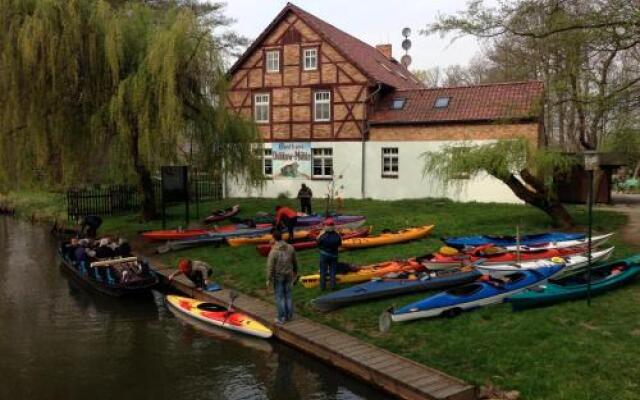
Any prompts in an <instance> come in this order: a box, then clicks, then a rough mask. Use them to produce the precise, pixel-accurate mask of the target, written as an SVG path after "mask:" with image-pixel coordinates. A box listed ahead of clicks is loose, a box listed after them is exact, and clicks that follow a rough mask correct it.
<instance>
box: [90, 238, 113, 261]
mask: <svg viewBox="0 0 640 400" xmlns="http://www.w3.org/2000/svg"><path fill="white" fill-rule="evenodd" d="M110 244H111V242H110V241H109V239H107V238H102V239H100V244H99V245H98V248H97V249H96V254H95V257H96V258H100V259H105V258H113V257H115V256H116V252H115V251H113V249H112V248H111V246H109V245H110Z"/></svg>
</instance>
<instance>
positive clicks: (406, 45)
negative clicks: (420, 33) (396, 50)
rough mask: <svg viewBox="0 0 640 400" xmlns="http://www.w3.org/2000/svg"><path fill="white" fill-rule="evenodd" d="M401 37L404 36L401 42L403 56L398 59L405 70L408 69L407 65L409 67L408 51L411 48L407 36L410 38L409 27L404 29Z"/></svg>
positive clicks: (409, 57)
mask: <svg viewBox="0 0 640 400" xmlns="http://www.w3.org/2000/svg"><path fill="white" fill-rule="evenodd" d="M402 36H404V40H403V41H402V48H403V49H404V55H403V56H402V58H401V59H400V62H401V63H402V65H404V67H405V68H407V69H409V65H411V56H410V55H409V49H410V48H411V40H409V36H411V29H410V28H409V27H406V28H404V29H403V30H402Z"/></svg>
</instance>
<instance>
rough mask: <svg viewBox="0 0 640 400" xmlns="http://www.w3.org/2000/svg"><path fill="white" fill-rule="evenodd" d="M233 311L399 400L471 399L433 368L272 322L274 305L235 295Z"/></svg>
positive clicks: (309, 328)
mask: <svg viewBox="0 0 640 400" xmlns="http://www.w3.org/2000/svg"><path fill="white" fill-rule="evenodd" d="M154 266H155V268H156V271H157V272H158V273H159V274H160V275H162V276H164V277H165V278H166V277H167V276H169V274H171V273H172V272H173V271H175V269H173V268H167V267H163V266H161V264H159V261H158V260H157V259H156V260H154ZM172 285H173V286H174V287H175V288H176V289H177V290H179V291H180V292H183V293H184V294H186V295H188V296H191V297H194V298H197V299H199V300H202V301H207V302H212V303H217V304H222V305H227V304H228V302H229V291H228V290H220V291H216V292H201V291H197V290H194V289H193V286H192V285H191V284H190V283H188V281H187V280H186V279H185V278H183V277H182V276H179V277H178V278H176V279H175V280H174V281H173V282H172ZM234 307H235V308H236V309H237V310H238V311H242V312H244V313H246V314H249V315H250V316H252V317H254V318H256V319H258V320H259V321H260V322H262V323H263V324H265V325H266V326H268V327H269V328H271V329H272V330H273V333H274V336H275V337H276V338H277V339H278V340H281V341H282V342H284V343H286V344H288V345H290V346H292V347H294V348H296V349H298V350H300V351H302V352H304V353H307V354H309V355H311V356H313V357H316V358H319V359H321V360H323V361H325V362H327V363H329V364H331V365H333V366H335V367H337V368H339V369H341V370H342V371H344V372H346V373H348V374H350V375H353V376H355V377H357V378H359V379H362V380H364V381H366V382H368V383H370V384H371V385H373V386H375V387H377V388H379V389H381V390H384V391H385V392H387V393H390V394H392V395H394V396H396V397H398V398H401V399H408V400H414V399H415V400H417V399H448V400H473V399H476V390H475V387H474V386H472V385H469V384H467V383H465V382H463V381H461V380H460V379H456V378H454V377H451V376H449V375H447V374H445V373H443V372H440V371H437V370H435V369H433V368H429V367H426V366H424V365H422V364H419V363H416V362H414V361H411V360H409V359H406V358H404V357H401V356H398V355H397V354H394V353H391V352H389V351H386V350H383V349H381V348H379V347H376V346H373V345H371V344H368V343H365V342H363V341H361V340H359V339H356V338H354V337H352V336H350V335H347V334H345V333H342V332H340V331H337V330H335V329H332V328H330V327H327V326H325V325H322V324H319V323H316V322H313V321H311V320H309V319H307V318H303V317H300V316H295V318H294V320H293V321H291V322H289V323H287V324H284V325H276V324H274V319H275V317H276V311H275V307H274V306H273V305H272V304H268V303H266V302H264V301H262V300H259V299H256V298H253V297H251V296H247V295H241V296H239V297H238V298H237V299H236V301H235V302H234Z"/></svg>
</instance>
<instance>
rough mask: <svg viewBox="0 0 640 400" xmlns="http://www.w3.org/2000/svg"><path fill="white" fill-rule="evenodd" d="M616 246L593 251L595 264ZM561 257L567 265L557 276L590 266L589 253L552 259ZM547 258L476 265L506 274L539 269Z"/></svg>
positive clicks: (495, 273)
mask: <svg viewBox="0 0 640 400" xmlns="http://www.w3.org/2000/svg"><path fill="white" fill-rule="evenodd" d="M613 250H614V248H613V247H610V248H608V249H604V250H598V251H594V252H592V253H591V262H592V263H593V264H595V263H599V262H602V261H605V260H607V259H608V258H609V257H610V256H611V254H612V253H613ZM555 259H559V260H562V262H563V263H564V264H565V265H566V266H565V268H564V269H563V271H562V273H561V274H559V275H558V276H557V278H560V277H562V276H566V275H569V274H573V273H576V272H578V271H581V270H583V269H584V268H586V267H587V266H588V263H589V258H588V256H587V254H584V253H581V254H573V255H569V256H564V257H554V258H552V260H555ZM546 262H547V261H546V260H544V259H543V260H534V261H524V262H521V263H504V264H499V263H495V264H484V263H480V264H478V265H476V266H475V267H476V269H477V270H478V271H480V272H481V273H483V274H487V275H491V276H493V277H500V276H504V275H507V274H510V273H513V272H517V271H521V270H530V269H537V268H540V267H541V266H542V267H543V266H546Z"/></svg>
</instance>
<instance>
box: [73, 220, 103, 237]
mask: <svg viewBox="0 0 640 400" xmlns="http://www.w3.org/2000/svg"><path fill="white" fill-rule="evenodd" d="M78 223H79V225H80V229H79V232H78V236H82V235H84V234H85V232H86V234H87V237H90V238H92V239H94V238H95V237H96V235H97V234H98V228H100V225H102V218H100V217H99V216H97V215H87V216H85V217H84V218H80V220H79V221H78Z"/></svg>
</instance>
